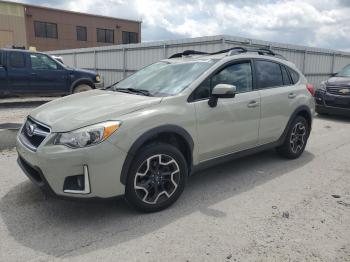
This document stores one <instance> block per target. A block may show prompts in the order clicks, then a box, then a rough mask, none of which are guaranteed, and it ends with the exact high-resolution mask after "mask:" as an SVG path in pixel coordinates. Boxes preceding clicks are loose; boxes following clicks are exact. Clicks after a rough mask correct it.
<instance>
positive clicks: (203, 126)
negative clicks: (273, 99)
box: [194, 61, 260, 161]
mask: <svg viewBox="0 0 350 262" xmlns="http://www.w3.org/2000/svg"><path fill="white" fill-rule="evenodd" d="M217 84H230V85H234V86H236V88H237V94H236V96H235V97H234V98H221V99H219V100H218V103H217V106H216V107H210V106H209V105H208V97H209V96H210V94H211V90H212V88H213V87H214V86H215V85H217ZM194 103H195V109H196V118H197V140H198V141H197V142H198V156H199V160H200V161H206V160H209V159H213V158H216V157H219V156H223V155H226V154H230V153H234V152H238V151H241V150H244V149H249V148H252V147H255V146H256V145H257V142H258V136H259V120H260V94H259V91H254V90H253V76H252V67H251V62H250V61H240V62H236V63H233V64H230V65H228V66H226V67H224V68H223V69H221V70H220V71H219V72H217V73H216V74H214V75H213V76H212V77H209V78H208V79H207V80H205V81H204V82H203V83H202V84H201V85H200V86H199V87H198V88H197V89H196V90H195V92H194Z"/></svg>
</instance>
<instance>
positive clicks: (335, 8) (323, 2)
mask: <svg viewBox="0 0 350 262" xmlns="http://www.w3.org/2000/svg"><path fill="white" fill-rule="evenodd" d="M22 2H26V3H30V4H35V5H44V6H48V7H54V8H60V9H67V10H71V11H79V12H88V13H92V14H101V15H107V16H114V17H120V18H128V19H136V20H141V21H142V41H143V42H145V41H156V40H170V39H179V38H188V37H198V36H210V35H221V34H227V35H234V36H241V37H248V38H254V39H260V40H267V41H275V42H282V43H290V44H300V45H307V46H315V47H323V48H331V49H339V50H345V51H350V15H349V14H350V0H246V1H244V0H231V1H228V0H103V1H101V0H51V1H49V0H25V1H22Z"/></svg>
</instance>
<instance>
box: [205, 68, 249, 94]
mask: <svg viewBox="0 0 350 262" xmlns="http://www.w3.org/2000/svg"><path fill="white" fill-rule="evenodd" d="M217 84H229V85H234V86H236V88H237V93H244V92H248V91H251V90H252V88H253V79H252V68H251V66H250V63H249V62H245V63H239V64H233V65H230V66H228V67H226V68H224V69H223V70H221V71H220V72H219V73H217V74H216V75H214V76H213V77H212V87H214V86H216V85H217Z"/></svg>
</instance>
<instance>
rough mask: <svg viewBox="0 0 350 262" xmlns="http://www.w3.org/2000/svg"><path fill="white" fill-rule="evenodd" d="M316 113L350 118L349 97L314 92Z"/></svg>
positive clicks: (319, 91)
mask: <svg viewBox="0 0 350 262" xmlns="http://www.w3.org/2000/svg"><path fill="white" fill-rule="evenodd" d="M315 102H316V112H318V113H321V114H322V113H323V114H337V115H345V116H350V96H349V95H347V96H345V95H334V94H330V93H328V92H325V91H323V90H317V91H316V92H315Z"/></svg>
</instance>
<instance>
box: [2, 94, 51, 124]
mask: <svg viewBox="0 0 350 262" xmlns="http://www.w3.org/2000/svg"><path fill="white" fill-rule="evenodd" d="M53 99H56V97H19V98H2V99H0V124H4V123H23V121H24V119H25V118H26V117H27V115H28V114H29V113H30V112H31V111H32V110H33V109H34V108H36V107H38V106H39V105H40V104H42V103H44V102H47V101H51V100H53Z"/></svg>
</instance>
